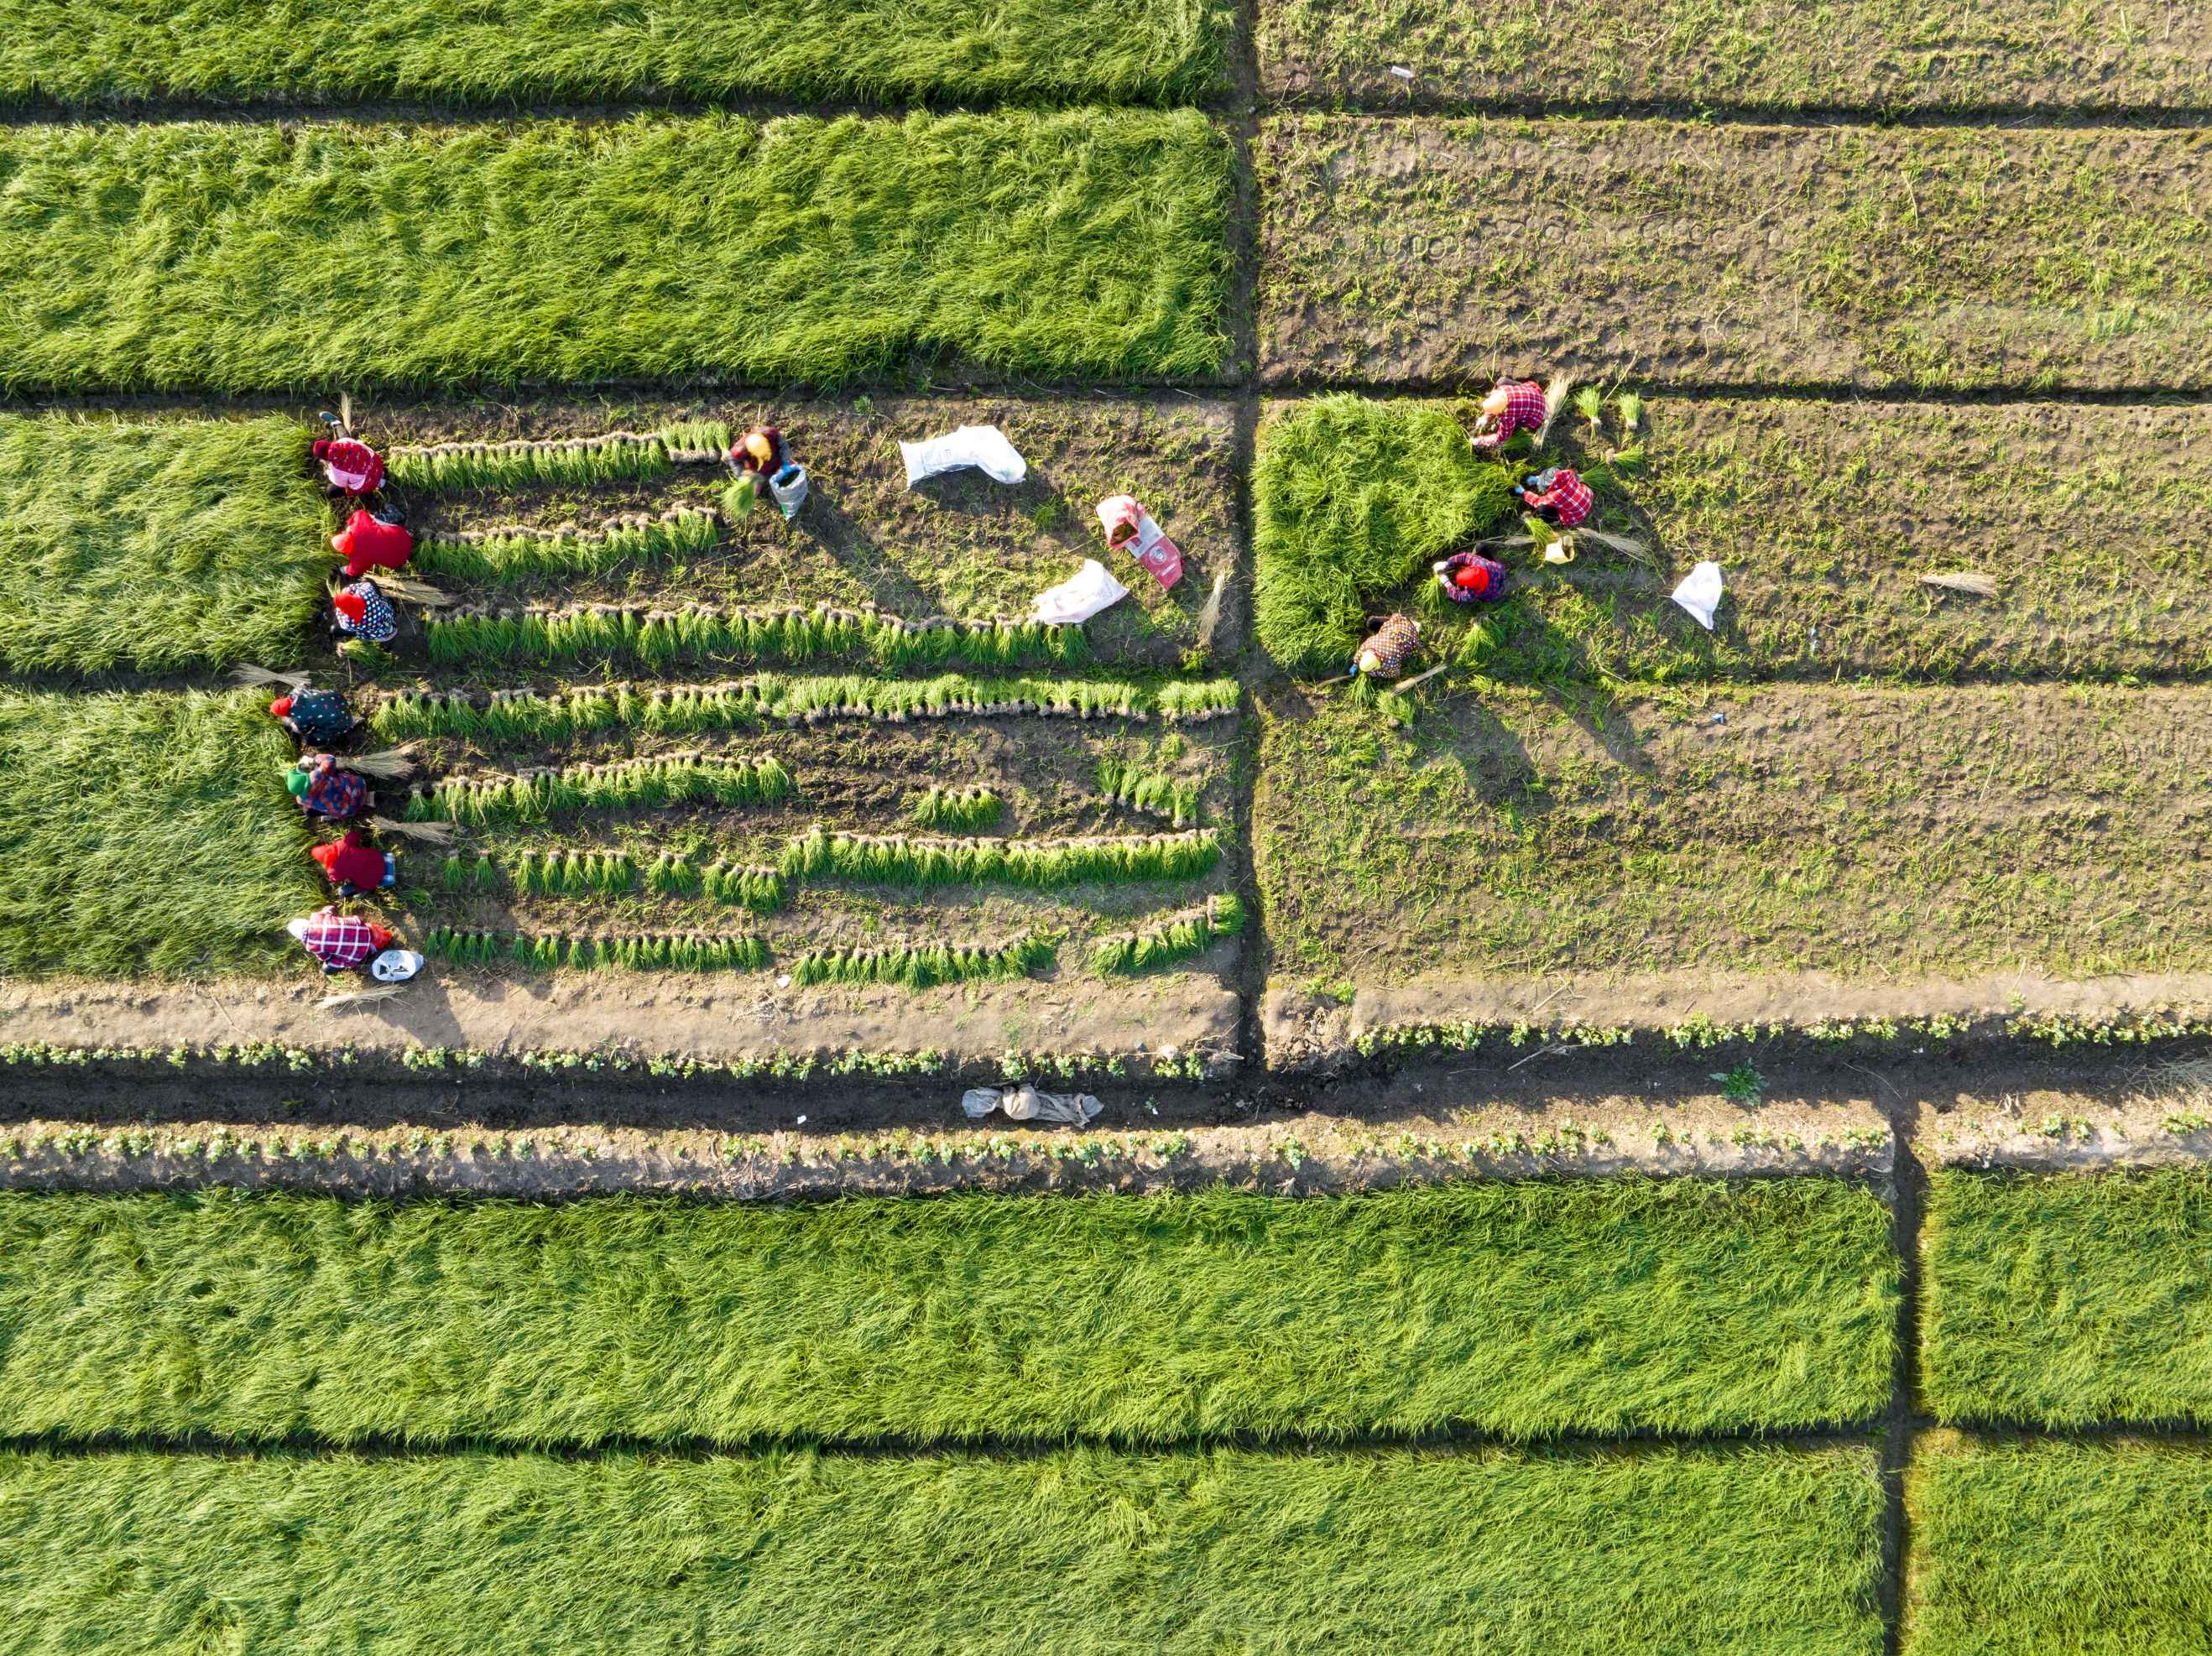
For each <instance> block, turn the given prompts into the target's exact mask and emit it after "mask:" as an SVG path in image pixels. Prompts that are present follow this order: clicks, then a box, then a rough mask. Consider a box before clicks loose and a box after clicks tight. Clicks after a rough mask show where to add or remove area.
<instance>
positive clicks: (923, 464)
mask: <svg viewBox="0 0 2212 1656" xmlns="http://www.w3.org/2000/svg"><path fill="white" fill-rule="evenodd" d="M899 458H901V459H902V460H904V461H905V462H906V486H907V487H908V488H913V487H914V486H915V484H916V483H918V482H921V480H922V479H923V478H925V477H934V476H937V474H938V473H939V472H940V471H957V470H959V469H960V468H961V467H962V466H981V468H982V470H983V475H984V476H987V477H989V478H990V479H991V480H992V481H993V482H1001V483H1018V482H1021V481H1022V479H1023V478H1024V477H1026V476H1029V475H1030V467H1029V462H1028V461H1026V460H1024V459H1023V458H1022V457H1021V456H1020V455H1019V454H1018V453H1017V452H1015V449H1014V446H1013V445H1012V443H1010V442H1008V441H1007V440H1006V433H1005V432H1003V431H1000V429H999V428H997V427H996V426H963V427H961V428H960V429H959V430H957V431H954V432H948V433H946V434H945V435H944V436H942V437H932V438H930V439H929V440H927V441H926V442H920V443H901V444H900V445H899Z"/></svg>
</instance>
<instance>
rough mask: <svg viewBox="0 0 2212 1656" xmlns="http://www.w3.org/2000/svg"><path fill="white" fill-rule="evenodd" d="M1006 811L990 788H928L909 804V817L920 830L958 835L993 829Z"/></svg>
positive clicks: (1003, 804)
mask: <svg viewBox="0 0 2212 1656" xmlns="http://www.w3.org/2000/svg"><path fill="white" fill-rule="evenodd" d="M1005 814H1006V801H1005V800H1003V799H1001V798H999V796H998V795H997V794H995V793H994V792H991V790H990V789H988V788H928V789H925V790H924V791H923V792H921V793H918V794H915V796H914V797H913V798H912V799H910V800H909V801H908V804H907V816H908V820H910V821H911V822H914V823H915V826H916V827H918V828H941V829H944V830H945V831H946V832H947V833H956V834H957V833H967V832H969V831H970V830H972V829H975V828H990V827H992V826H993V825H994V824H995V823H996V822H998V820H999V818H1000V817H1001V816H1004V815H1005Z"/></svg>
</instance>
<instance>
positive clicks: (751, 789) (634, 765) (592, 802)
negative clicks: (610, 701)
mask: <svg viewBox="0 0 2212 1656" xmlns="http://www.w3.org/2000/svg"><path fill="white" fill-rule="evenodd" d="M791 791H792V781H791V773H790V772H788V771H787V770H785V769H784V767H782V766H781V764H779V763H777V762H776V761H775V759H774V758H772V757H763V758H760V759H754V760H746V759H736V760H732V759H723V758H720V757H714V756H710V755H703V754H696V753H681V754H671V755H666V756H665V757H662V758H658V759H634V760H628V761H623V762H622V763H620V764H613V765H570V766H567V767H562V768H559V769H545V770H533V771H521V772H518V773H515V774H514V775H512V776H497V777H485V778H482V779H476V778H462V777H453V778H447V779H444V780H441V781H439V782H437V783H435V784H434V785H432V786H430V787H428V788H427V789H421V790H417V791H416V792H413V793H410V795H409V796H408V798H407V806H406V810H405V816H406V820H407V821H409V822H432V821H439V820H443V821H446V822H465V823H468V824H471V826H476V827H483V826H487V825H489V824H492V823H498V822H544V820H545V819H546V818H547V817H549V816H566V815H568V814H571V813H574V812H576V811H584V810H654V809H656V808H658V807H659V806H662V805H673V804H684V803H685V802H687V801H690V800H696V799H704V800H711V801H712V802H714V804H722V805H752V804H773V803H774V802H775V801H776V800H779V799H782V798H786V797H787V796H788V795H789V794H790V792H791Z"/></svg>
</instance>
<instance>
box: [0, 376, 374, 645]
mask: <svg viewBox="0 0 2212 1656" xmlns="http://www.w3.org/2000/svg"><path fill="white" fill-rule="evenodd" d="M324 516H325V513H324V512H323V509H322V507H321V505H320V503H319V500H317V498H316V494H315V491H314V490H313V488H310V487H309V486H308V484H307V434H306V431H305V429H304V428H301V426H299V425H297V424H295V422H292V421H289V420H285V419H281V418H274V417H267V418H262V419H255V420H236V421H229V420H226V421H214V420H207V421H191V422H183V421H177V422H170V421H162V422H142V423H131V422H123V421H119V420H95V419H87V418H82V417H71V416H52V415H41V416H18V415H0V664H5V665H6V666H7V667H8V668H9V670H11V671H14V672H17V673H40V672H58V673H70V674H77V675H83V674H93V673H102V672H106V671H109V670H112V669H115V668H118V667H127V668H134V669H137V670H140V671H155V672H158V671H167V670H176V669H179V668H194V667H210V666H215V667H219V666H227V665H228V664H231V663H233V662H236V661H240V660H243V659H252V660H255V661H258V662H261V663H263V664H265V665H268V666H271V667H285V666H289V665H291V664H293V663H294V662H295V661H297V660H298V659H299V658H301V655H302V654H303V652H304V651H305V649H306V646H307V634H308V629H309V628H310V627H311V626H312V624H313V619H314V614H315V609H316V606H317V605H318V604H319V603H320V602H321V600H322V596H323V587H322V581H321V576H322V575H323V574H324V573H325V571H326V570H327V569H328V567H329V566H330V562H331V560H330V558H329V556H328V555H326V554H325V551H324V548H323V537H324V536H325V534H326V533H327V532H328V531H326V529H325V526H324V521H323V520H324Z"/></svg>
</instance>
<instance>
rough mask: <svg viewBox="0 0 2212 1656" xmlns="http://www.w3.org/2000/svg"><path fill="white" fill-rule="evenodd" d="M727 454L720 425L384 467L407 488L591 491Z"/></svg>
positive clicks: (465, 450)
mask: <svg viewBox="0 0 2212 1656" xmlns="http://www.w3.org/2000/svg"><path fill="white" fill-rule="evenodd" d="M729 446H730V428H729V427H728V426H727V425H726V424H725V423H724V422H721V421H719V420H684V421H679V422H676V423H674V424H672V425H669V426H666V427H665V428H662V429H661V430H659V431H655V432H635V431H611V432H605V433H602V434H599V436H596V437H568V438H556V439H554V440H550V441H538V442H532V441H515V442H505V443H467V442H462V443H434V444H430V445H428V446H419V447H402V448H394V449H392V451H390V452H388V453H387V454H386V456H385V464H386V469H387V470H388V471H389V472H390V475H391V477H392V482H395V483H398V485H400V486H401V487H402V488H428V489H469V488H490V489H506V488H528V487H531V486H533V485H537V486H544V485H553V486H557V487H562V488H592V487H594V486H595V485H598V484H601V483H635V482H648V481H650V480H652V479H653V478H656V477H665V476H667V475H668V474H669V473H671V471H674V470H676V469H677V467H678V466H679V465H714V464H720V461H721V459H722V457H723V456H724V455H725V454H726V453H727V452H729Z"/></svg>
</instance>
